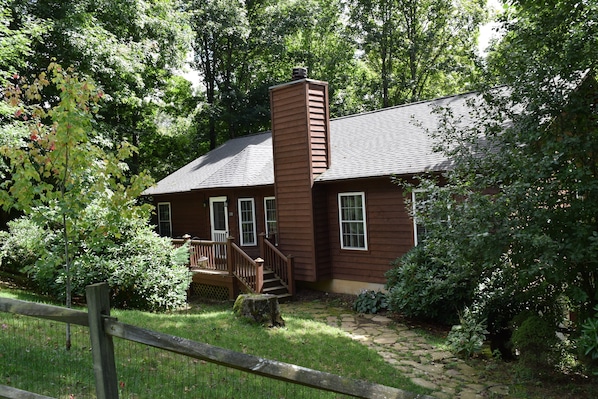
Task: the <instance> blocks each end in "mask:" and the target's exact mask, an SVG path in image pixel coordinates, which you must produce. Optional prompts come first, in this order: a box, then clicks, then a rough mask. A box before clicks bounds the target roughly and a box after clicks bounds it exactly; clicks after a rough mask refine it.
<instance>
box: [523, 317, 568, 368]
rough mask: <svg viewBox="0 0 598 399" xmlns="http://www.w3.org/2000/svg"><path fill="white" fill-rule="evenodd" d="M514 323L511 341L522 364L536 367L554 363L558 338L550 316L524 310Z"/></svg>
mask: <svg viewBox="0 0 598 399" xmlns="http://www.w3.org/2000/svg"><path fill="white" fill-rule="evenodd" d="M514 323H515V330H514V331H513V336H512V337H511V341H512V343H513V347H514V348H515V349H516V350H517V351H519V360H520V361H521V362H522V363H523V364H524V365H526V366H529V367H530V368H534V369H536V368H542V367H546V366H550V365H553V364H556V359H557V358H558V356H559V355H558V351H557V349H558V338H557V336H556V334H555V330H556V327H555V326H554V322H553V320H552V319H551V318H546V317H542V316H540V315H539V314H537V313H536V314H535V313H529V312H524V313H522V314H521V315H519V316H517V317H516V318H515V319H514Z"/></svg>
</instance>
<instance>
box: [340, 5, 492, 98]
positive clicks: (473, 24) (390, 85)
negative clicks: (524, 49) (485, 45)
mask: <svg viewBox="0 0 598 399" xmlns="http://www.w3.org/2000/svg"><path fill="white" fill-rule="evenodd" d="M349 4H350V6H351V7H350V21H349V24H350V26H351V28H352V32H351V33H352V35H354V37H355V38H356V39H357V40H356V41H357V42H358V43H360V49H359V50H361V51H362V52H363V55H362V59H363V60H364V62H365V63H366V64H367V65H368V67H369V68H371V69H372V70H373V71H374V73H375V77H376V79H375V81H374V82H372V83H373V84H372V85H371V86H367V87H364V88H362V89H366V91H368V90H369V92H367V93H365V94H366V95H367V96H369V97H370V98H371V99H372V102H373V104H372V105H371V108H370V109H372V108H373V109H375V108H380V107H388V106H391V105H397V104H402V103H405V102H412V101H418V100H422V99H426V98H434V97H438V96H441V95H446V94H454V93H456V92H459V91H465V90H466V89H467V87H468V85H471V84H472V83H474V82H475V80H476V70H477V68H476V52H475V47H476V44H477V36H478V27H479V25H480V24H481V23H483V22H484V20H485V18H486V11H485V10H484V4H483V2H479V1H447V0H409V1H388V0H352V1H350V3H349ZM371 89H374V91H372V90H371ZM366 98H367V97H366Z"/></svg>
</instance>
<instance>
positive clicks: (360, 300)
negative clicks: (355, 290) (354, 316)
mask: <svg viewBox="0 0 598 399" xmlns="http://www.w3.org/2000/svg"><path fill="white" fill-rule="evenodd" d="M386 309H388V300H387V299H386V294H385V293H384V292H382V291H373V290H363V291H361V292H360V293H359V295H357V299H355V302H354V303H353V310H355V311H356V312H359V313H374V314H375V313H378V312H379V311H381V310H386Z"/></svg>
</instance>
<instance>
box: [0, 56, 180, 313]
mask: <svg viewBox="0 0 598 399" xmlns="http://www.w3.org/2000/svg"><path fill="white" fill-rule="evenodd" d="M48 87H52V88H55V89H56V90H57V91H58V92H59V93H60V94H59V97H58V99H57V102H56V103H55V104H54V105H52V106H42V105H40V104H39V103H38V101H41V99H42V96H41V93H42V91H43V90H44V89H46V88H48ZM7 92H8V95H7V102H8V104H9V105H10V106H13V107H16V108H17V111H16V112H15V114H14V118H15V120H16V122H15V123H18V124H20V125H21V126H22V127H24V129H25V130H26V131H28V136H27V137H25V138H23V139H22V140H21V141H19V142H17V143H16V145H15V143H14V142H12V143H9V144H6V145H4V146H3V147H2V148H1V149H0V150H1V152H2V154H3V155H4V156H5V157H6V158H7V159H8V160H9V162H10V170H9V171H10V174H11V178H10V179H6V180H5V181H4V182H3V183H2V184H1V185H0V204H1V205H2V206H3V207H5V208H6V209H8V208H11V207H13V208H18V209H22V210H23V211H24V212H25V213H26V215H27V216H28V218H27V219H23V220H22V221H20V222H19V223H20V224H15V225H14V226H11V234H12V236H11V237H10V240H8V241H7V242H5V244H4V245H3V248H4V249H6V251H9V250H11V247H10V246H11V245H12V247H14V248H18V249H19V252H14V253H11V255H10V256H12V257H14V256H18V254H19V253H20V254H23V255H28V256H23V257H21V259H20V261H21V264H20V265H18V266H19V267H23V270H24V271H26V272H27V273H28V274H29V275H30V276H31V278H32V279H33V281H34V282H35V283H36V284H37V286H38V288H39V289H40V291H42V292H44V293H49V294H52V295H53V296H54V297H57V298H64V297H65V296H66V302H67V306H68V305H70V298H71V295H75V296H82V295H84V290H85V286H86V285H88V284H91V283H96V282H100V281H107V282H108V283H109V284H110V286H111V288H112V289H113V295H114V297H113V300H114V302H115V304H117V305H119V306H129V307H136V308H143V309H150V310H158V309H171V308H175V307H178V306H180V305H181V304H182V303H184V301H185V300H186V290H187V288H188V286H189V281H190V280H189V278H190V277H189V272H188V270H187V266H186V259H188V256H185V254H184V252H185V251H187V250H188V249H187V248H186V247H184V248H182V249H179V250H173V248H172V245H171V243H170V241H169V240H167V239H161V238H159V237H158V236H157V235H156V234H155V233H154V232H153V231H152V230H151V228H150V227H149V226H148V225H147V220H148V219H149V207H148V206H147V205H139V204H137V197H138V196H139V195H140V193H141V192H142V190H143V189H145V188H146V187H147V186H148V184H149V182H150V180H149V179H148V177H147V176H146V175H144V174H140V175H130V174H128V173H127V168H126V164H125V160H127V159H128V158H130V157H131V156H132V155H134V153H135V148H133V147H132V146H131V145H129V144H128V143H126V142H123V143H121V144H120V145H119V146H117V147H116V148H112V147H111V146H110V145H109V144H108V145H106V141H104V140H101V135H100V134H99V133H98V132H97V131H95V130H94V128H95V127H96V126H97V124H96V121H95V118H94V116H95V114H96V112H97V107H98V102H99V101H100V99H101V98H102V97H103V92H102V91H100V90H98V89H97V88H96V87H95V85H94V84H93V82H91V81H89V80H88V79H86V78H83V77H80V76H78V75H77V74H76V73H74V71H73V70H72V69H67V70H64V69H62V67H61V66H60V65H57V64H51V65H50V68H49V73H48V75H46V74H45V73H42V74H40V75H39V77H38V78H37V79H36V80H35V81H34V82H31V83H28V82H25V81H23V82H21V83H20V85H19V86H9V87H8V90H7ZM10 144H12V145H10ZM90 193H93V196H92V197H91V198H90ZM28 226H31V231H30V232H29V234H31V235H32V236H33V237H30V236H29V235H28V234H27V231H26V229H27V227H28ZM12 230H14V233H13V232H12ZM40 236H43V237H40ZM11 240H12V241H11ZM11 252H12V251H11ZM3 258H5V259H7V262H8V261H9V260H10V258H9V257H7V256H5V257H3ZM32 258H33V259H34V260H35V261H34V262H33V263H32V262H31V260H32ZM13 263H15V262H13Z"/></svg>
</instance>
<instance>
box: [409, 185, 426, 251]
mask: <svg viewBox="0 0 598 399" xmlns="http://www.w3.org/2000/svg"><path fill="white" fill-rule="evenodd" d="M427 197H428V195H427V193H426V192H425V191H423V190H413V191H412V192H411V203H412V206H413V243H414V244H415V245H416V246H417V244H421V243H422V242H423V241H424V239H425V237H426V227H425V226H424V225H423V224H422V223H421V222H419V221H418V220H417V209H418V207H421V204H418V201H419V202H420V203H423V202H425V201H426V200H427Z"/></svg>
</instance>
